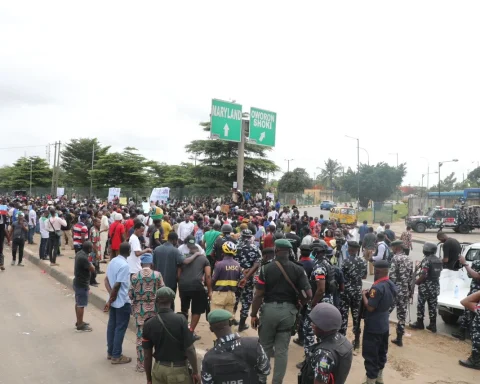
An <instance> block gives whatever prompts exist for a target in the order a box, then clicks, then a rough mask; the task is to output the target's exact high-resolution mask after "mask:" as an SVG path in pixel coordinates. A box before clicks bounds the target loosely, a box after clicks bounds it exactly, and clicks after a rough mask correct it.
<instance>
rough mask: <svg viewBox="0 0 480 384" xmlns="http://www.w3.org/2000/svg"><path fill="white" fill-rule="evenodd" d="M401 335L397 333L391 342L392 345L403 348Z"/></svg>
mask: <svg viewBox="0 0 480 384" xmlns="http://www.w3.org/2000/svg"><path fill="white" fill-rule="evenodd" d="M402 338H403V335H400V334H398V333H397V338H396V339H393V340H392V343H393V344H396V345H398V346H399V347H403V341H402Z"/></svg>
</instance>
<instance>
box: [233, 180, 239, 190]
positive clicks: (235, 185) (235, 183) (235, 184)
mask: <svg viewBox="0 0 480 384" xmlns="http://www.w3.org/2000/svg"><path fill="white" fill-rule="evenodd" d="M237 186H238V184H237V182H236V181H234V182H233V188H235V189H237Z"/></svg>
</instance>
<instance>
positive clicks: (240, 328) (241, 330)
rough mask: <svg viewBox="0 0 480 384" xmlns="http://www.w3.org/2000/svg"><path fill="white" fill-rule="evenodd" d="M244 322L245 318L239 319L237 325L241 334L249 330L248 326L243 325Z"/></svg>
mask: <svg viewBox="0 0 480 384" xmlns="http://www.w3.org/2000/svg"><path fill="white" fill-rule="evenodd" d="M246 320H247V318H246V317H240V323H239V324H238V332H243V331H245V330H247V329H248V328H249V327H248V325H247V324H245V321H246Z"/></svg>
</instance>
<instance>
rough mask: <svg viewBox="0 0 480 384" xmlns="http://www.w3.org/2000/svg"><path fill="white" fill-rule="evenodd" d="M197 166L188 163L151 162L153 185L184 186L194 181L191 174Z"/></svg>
mask: <svg viewBox="0 0 480 384" xmlns="http://www.w3.org/2000/svg"><path fill="white" fill-rule="evenodd" d="M197 167H198V166H197ZM197 167H196V166H194V165H193V164H190V163H182V164H180V165H168V164H166V163H154V164H152V176H153V180H152V181H153V186H157V187H161V186H168V187H170V188H184V187H186V186H188V185H190V184H192V183H194V176H193V175H194V170H195V169H196V168H197Z"/></svg>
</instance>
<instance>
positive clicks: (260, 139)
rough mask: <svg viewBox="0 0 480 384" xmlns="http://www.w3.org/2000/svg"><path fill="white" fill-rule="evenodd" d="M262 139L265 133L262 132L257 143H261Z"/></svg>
mask: <svg viewBox="0 0 480 384" xmlns="http://www.w3.org/2000/svg"><path fill="white" fill-rule="evenodd" d="M264 138H265V132H262V133H261V134H260V137H259V138H258V141H263V139H264Z"/></svg>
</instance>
